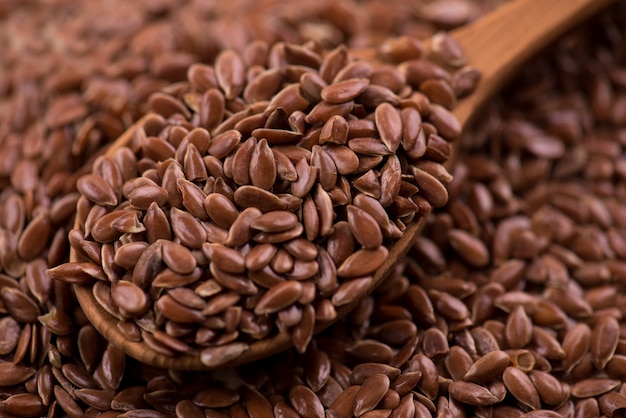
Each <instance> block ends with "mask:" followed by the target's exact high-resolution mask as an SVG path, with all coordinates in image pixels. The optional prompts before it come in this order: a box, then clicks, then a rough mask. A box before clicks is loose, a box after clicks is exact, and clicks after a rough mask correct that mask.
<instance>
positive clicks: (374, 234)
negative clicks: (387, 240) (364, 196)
mask: <svg viewBox="0 0 626 418" xmlns="http://www.w3.org/2000/svg"><path fill="white" fill-rule="evenodd" d="M347 214H348V226H349V227H350V231H351V232H352V236H353V237H354V238H355V239H356V240H357V242H358V243H359V244H361V245H362V246H363V247H364V248H366V249H369V250H374V249H376V248H377V247H379V246H380V245H382V241H383V236H382V232H381V230H380V226H379V225H378V223H377V222H376V220H375V219H374V218H373V217H372V216H371V215H370V214H369V213H367V212H366V211H364V210H363V209H360V208H358V207H357V206H354V205H348V206H347Z"/></svg>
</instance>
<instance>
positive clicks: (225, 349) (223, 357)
mask: <svg viewBox="0 0 626 418" xmlns="http://www.w3.org/2000/svg"><path fill="white" fill-rule="evenodd" d="M248 348H249V346H248V344H244V343H236V342H235V343H230V344H225V345H222V346H217V347H210V348H205V349H204V350H202V352H201V353H200V361H201V362H202V364H204V365H205V366H207V367H215V366H219V365H221V364H225V363H227V362H229V361H231V360H234V359H235V358H237V357H238V356H239V355H241V354H242V353H243V352H244V351H246V350H247V349H248Z"/></svg>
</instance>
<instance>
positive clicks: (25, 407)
mask: <svg viewBox="0 0 626 418" xmlns="http://www.w3.org/2000/svg"><path fill="white" fill-rule="evenodd" d="M57 387H58V386H55V389H56V388H57ZM0 405H1V406H2V410H3V411H5V412H6V413H7V414H11V415H13V416H25V417H36V416H42V414H45V412H46V410H47V407H46V406H45V405H44V404H43V403H42V400H41V398H40V397H39V395H36V394H31V393H16V394H13V395H9V396H8V397H7V398H6V399H4V400H3V401H2V402H0ZM68 416H70V417H72V418H74V416H78V415H74V416H72V415H69V414H68Z"/></svg>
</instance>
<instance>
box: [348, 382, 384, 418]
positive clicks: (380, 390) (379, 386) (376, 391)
mask: <svg viewBox="0 0 626 418" xmlns="http://www.w3.org/2000/svg"><path fill="white" fill-rule="evenodd" d="M389 383H390V381H389V376H387V375H385V374H375V375H373V376H370V377H369V378H367V379H366V380H365V381H364V382H363V384H362V385H361V388H360V389H359V391H358V392H357V393H356V397H355V400H354V415H355V416H357V417H359V416H361V415H363V414H365V413H366V412H368V411H371V410H372V409H374V408H375V407H376V405H377V404H378V403H379V402H380V401H381V399H382V398H383V397H384V396H385V393H386V392H387V390H388V389H389Z"/></svg>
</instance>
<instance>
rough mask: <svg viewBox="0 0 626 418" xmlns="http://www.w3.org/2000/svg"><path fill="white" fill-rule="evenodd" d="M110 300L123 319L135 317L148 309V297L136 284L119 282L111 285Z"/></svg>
mask: <svg viewBox="0 0 626 418" xmlns="http://www.w3.org/2000/svg"><path fill="white" fill-rule="evenodd" d="M111 299H112V300H113V302H114V303H115V305H117V307H118V308H119V309H120V311H121V312H122V314H123V315H124V316H125V317H129V318H132V317H135V316H137V315H140V314H142V313H143V312H145V310H146V309H147V308H148V303H149V300H148V297H147V295H146V294H145V293H144V291H143V290H141V288H140V287H139V286H137V285H136V284H134V283H132V282H129V281H126V280H120V281H118V282H114V283H112V284H111Z"/></svg>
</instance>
